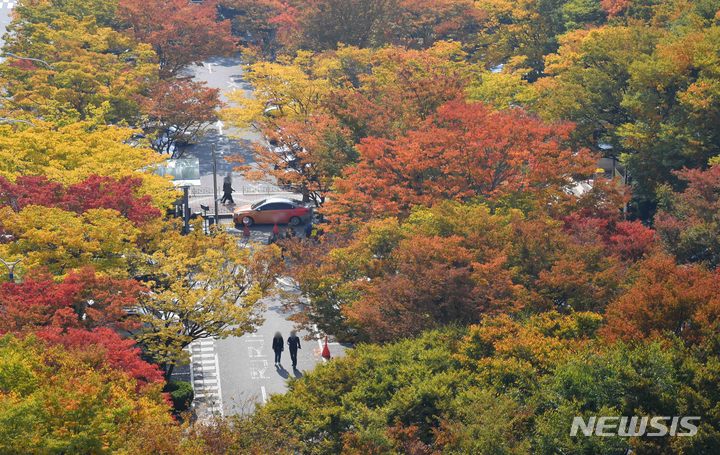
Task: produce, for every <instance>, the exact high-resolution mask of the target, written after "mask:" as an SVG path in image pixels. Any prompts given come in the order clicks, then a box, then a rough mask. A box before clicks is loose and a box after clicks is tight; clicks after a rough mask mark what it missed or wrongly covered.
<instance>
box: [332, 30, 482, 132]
mask: <svg viewBox="0 0 720 455" xmlns="http://www.w3.org/2000/svg"><path fill="white" fill-rule="evenodd" d="M466 58H467V54H466V53H465V52H464V51H463V50H462V47H461V45H460V44H459V43H453V42H445V41H440V42H436V43H435V44H434V45H433V46H431V47H429V48H428V49H423V50H408V49H405V48H401V47H386V48H383V49H378V50H364V49H357V48H349V47H343V48H340V49H338V50H337V51H336V52H335V53H334V54H332V55H331V56H330V61H329V62H328V63H327V64H328V65H330V67H331V68H333V69H332V70H331V71H330V77H331V81H332V83H333V85H334V86H336V87H338V88H339V89H338V90H335V91H333V93H332V97H331V98H330V99H329V100H328V102H327V103H326V105H327V109H328V110H329V111H330V112H331V113H332V114H333V115H334V116H335V117H337V118H338V119H339V120H340V121H341V122H342V124H343V125H345V126H346V127H347V128H349V129H350V130H351V131H352V132H353V137H354V139H355V141H356V142H360V140H361V139H363V138H365V137H369V136H373V137H382V138H390V139H394V138H395V137H397V136H399V135H401V134H403V133H404V132H406V131H408V130H409V129H412V128H417V127H418V126H419V125H420V124H421V123H422V122H423V121H424V120H426V119H427V118H428V117H430V116H432V115H433V114H434V113H435V111H436V110H437V108H438V107H439V106H441V105H442V104H443V103H446V102H448V101H451V100H454V99H456V98H462V97H464V90H465V88H466V86H467V84H468V83H469V81H470V80H471V78H472V76H473V75H474V74H475V73H476V72H477V71H478V68H477V66H476V65H474V64H470V63H468V62H467V61H466Z"/></svg>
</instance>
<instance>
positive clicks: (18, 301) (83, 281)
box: [0, 268, 143, 333]
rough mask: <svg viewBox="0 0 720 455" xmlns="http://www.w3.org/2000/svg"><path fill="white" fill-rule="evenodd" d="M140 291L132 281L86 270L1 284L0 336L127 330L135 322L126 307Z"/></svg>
mask: <svg viewBox="0 0 720 455" xmlns="http://www.w3.org/2000/svg"><path fill="white" fill-rule="evenodd" d="M142 291H143V287H142V286H141V285H140V284H139V283H138V282H136V281H134V280H118V279H113V278H108V277H103V276H100V275H97V274H96V273H95V272H94V271H93V270H92V269H89V268H86V269H82V270H78V271H75V272H72V273H70V274H69V275H67V276H66V277H65V278H64V279H63V280H62V281H61V282H55V281H53V280H52V278H50V277H49V276H42V275H41V276H29V277H26V279H25V280H24V281H23V282H22V283H19V284H18V283H2V284H1V285H0V333H6V332H24V331H28V330H33V329H35V328H40V327H47V326H52V327H58V328H85V329H92V328H96V327H110V328H117V329H131V328H133V327H135V326H136V322H135V321H134V320H133V319H132V318H130V317H129V316H128V313H127V309H128V308H130V307H133V306H135V305H136V304H137V299H138V297H139V295H140V293H141V292H142Z"/></svg>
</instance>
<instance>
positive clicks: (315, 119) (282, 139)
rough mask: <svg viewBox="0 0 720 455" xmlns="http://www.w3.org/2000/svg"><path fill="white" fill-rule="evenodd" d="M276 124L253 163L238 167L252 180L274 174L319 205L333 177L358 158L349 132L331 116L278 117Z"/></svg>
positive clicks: (305, 198) (330, 186)
mask: <svg viewBox="0 0 720 455" xmlns="http://www.w3.org/2000/svg"><path fill="white" fill-rule="evenodd" d="M277 125H278V129H277V130H276V131H275V132H268V135H269V136H268V144H262V143H261V144H257V145H256V147H255V157H254V162H253V164H252V165H249V166H248V165H241V166H237V167H236V169H239V170H241V171H243V172H244V174H245V176H246V177H248V178H251V179H258V180H263V179H267V178H268V176H271V177H274V178H275V181H277V182H278V183H280V184H281V185H284V186H287V187H290V188H292V190H293V191H295V192H297V193H299V194H302V196H303V200H304V201H306V202H312V203H313V204H314V205H315V206H316V207H320V206H321V205H322V204H323V203H324V202H325V198H326V197H327V195H328V194H329V193H330V192H331V188H332V185H333V182H334V179H335V178H336V177H339V176H340V175H341V174H342V170H343V169H344V168H345V166H347V165H349V164H351V163H353V162H354V161H355V159H356V157H357V152H356V150H355V147H354V146H353V142H352V138H351V137H350V133H349V131H348V130H347V129H344V128H342V126H341V125H339V124H338V122H337V121H336V120H335V119H334V118H333V117H330V116H328V115H315V116H312V117H310V118H308V119H307V120H306V121H298V120H278V121H277Z"/></svg>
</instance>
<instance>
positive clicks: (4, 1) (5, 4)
mask: <svg viewBox="0 0 720 455" xmlns="http://www.w3.org/2000/svg"><path fill="white" fill-rule="evenodd" d="M14 7H15V1H14V0H11V1H8V0H0V9H4V8H7V9H13V8H14Z"/></svg>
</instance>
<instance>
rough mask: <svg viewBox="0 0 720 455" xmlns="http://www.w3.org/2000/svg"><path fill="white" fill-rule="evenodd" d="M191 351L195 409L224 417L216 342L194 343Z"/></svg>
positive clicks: (201, 340) (208, 339)
mask: <svg viewBox="0 0 720 455" xmlns="http://www.w3.org/2000/svg"><path fill="white" fill-rule="evenodd" d="M188 351H190V382H191V383H192V386H193V391H194V392H195V398H196V400H194V401H193V407H194V408H198V407H200V409H199V411H200V412H202V413H203V414H204V413H206V412H207V413H209V414H210V415H213V414H216V415H220V416H223V415H224V413H223V407H222V389H221V386H220V362H219V360H218V356H217V352H215V340H213V339H212V338H205V339H200V340H196V341H193V342H192V343H191V344H190V346H189V347H188Z"/></svg>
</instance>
